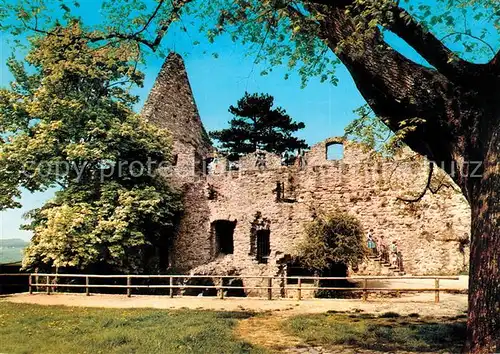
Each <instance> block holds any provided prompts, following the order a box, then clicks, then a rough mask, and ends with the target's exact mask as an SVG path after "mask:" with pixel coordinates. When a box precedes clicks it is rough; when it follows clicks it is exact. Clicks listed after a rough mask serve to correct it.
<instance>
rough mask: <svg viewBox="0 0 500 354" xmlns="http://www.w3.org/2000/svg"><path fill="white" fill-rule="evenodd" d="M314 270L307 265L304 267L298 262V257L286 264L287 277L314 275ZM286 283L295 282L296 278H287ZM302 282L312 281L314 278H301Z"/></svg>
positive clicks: (296, 281)
mask: <svg viewBox="0 0 500 354" xmlns="http://www.w3.org/2000/svg"><path fill="white" fill-rule="evenodd" d="M315 275H317V274H315V272H314V270H311V269H309V268H307V267H304V266H303V265H302V263H301V262H300V259H294V260H292V261H290V262H288V263H287V265H286V276H287V277H314V276H315ZM287 283H288V284H297V283H298V279H293V278H292V279H287ZM302 283H312V284H314V280H310V279H302Z"/></svg>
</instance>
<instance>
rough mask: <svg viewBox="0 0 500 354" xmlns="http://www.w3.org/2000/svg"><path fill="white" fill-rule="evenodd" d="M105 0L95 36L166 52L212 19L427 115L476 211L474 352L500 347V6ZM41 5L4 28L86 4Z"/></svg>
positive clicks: (267, 50)
mask: <svg viewBox="0 0 500 354" xmlns="http://www.w3.org/2000/svg"><path fill="white" fill-rule="evenodd" d="M103 3H104V5H103V7H104V13H105V14H107V15H108V19H109V21H107V23H105V24H102V25H101V26H97V27H96V28H94V29H95V31H93V32H90V33H89V34H88V35H87V38H89V40H91V41H93V42H95V43H108V42H114V41H117V40H121V41H124V42H126V43H128V42H134V43H138V44H140V45H142V46H144V47H147V48H150V49H151V50H153V51H157V50H160V44H161V41H162V39H163V37H164V36H165V34H166V33H167V30H168V29H169V27H171V26H172V27H176V26H177V28H179V27H180V28H185V22H183V21H177V20H178V19H179V18H180V16H181V15H187V16H192V17H196V16H198V17H199V18H202V19H203V20H204V23H203V24H202V27H201V28H200V30H202V31H203V32H205V33H207V36H208V39H209V40H211V41H213V40H214V39H215V37H216V36H217V35H220V34H228V35H229V36H231V38H232V39H233V40H235V41H236V40H240V41H242V42H243V43H245V44H246V47H245V48H250V50H249V53H250V54H251V55H255V53H256V54H257V57H256V61H257V62H259V61H266V62H267V63H269V66H270V68H269V70H272V68H273V67H275V66H278V65H287V66H288V67H289V68H290V69H296V71H297V72H298V73H299V74H300V75H301V76H302V78H303V81H304V83H306V82H307V79H308V78H309V77H311V76H319V77H320V78H321V80H322V81H330V82H332V83H333V84H336V83H337V78H336V76H335V68H336V66H337V65H338V64H340V63H342V64H343V65H345V67H346V68H347V70H348V71H349V72H350V74H351V76H352V78H353V80H354V82H355V84H356V87H357V88H358V89H359V91H360V93H361V94H362V95H363V97H364V98H365V100H366V101H367V103H368V104H369V106H370V108H371V109H372V110H373V111H374V113H375V114H376V116H377V117H378V118H380V119H382V120H383V121H384V123H385V124H386V125H387V126H388V127H389V128H390V129H391V130H392V131H393V132H398V131H399V130H400V129H401V127H402V126H403V127H404V126H406V125H407V124H408V122H409V121H411V120H413V119H418V121H419V122H420V123H419V124H418V125H417V126H416V127H415V128H414V129H412V130H411V131H409V132H408V133H405V134H404V138H403V141H404V142H405V143H406V144H407V145H408V146H409V147H410V148H411V149H413V150H414V151H416V152H418V153H420V154H422V155H424V156H426V157H428V158H429V159H430V160H433V161H437V162H438V163H439V165H442V166H445V167H446V172H447V173H448V174H449V175H450V176H451V177H452V178H453V180H454V181H455V182H456V184H457V185H458V186H459V187H460V189H461V191H462V193H463V195H464V196H465V197H466V198H467V200H468V201H469V203H470V205H471V209H472V239H471V252H470V253H471V256H470V272H469V274H470V284H469V316H468V335H467V347H466V350H467V351H470V352H474V353H487V352H495V351H498V349H499V348H500V339H499V338H500V321H499V319H498V311H499V308H500V267H499V266H498V264H499V260H498V254H500V227H499V225H498V220H500V212H499V210H500V194H499V193H500V172H499V171H498V161H499V156H500V114H499V112H500V109H499V103H498V95H499V87H500V51H499V50H498V47H499V43H500V36H499V31H498V29H499V28H500V16H499V13H500V2H499V1H497V0H471V1H469V0H436V1H435V2H433V3H432V4H429V3H428V2H426V1H420V0H408V1H405V2H399V1H393V0H382V1H381V0H338V1H332V0H299V1H295V0H294V1H292V0H277V1H268V0H261V1H259V0H237V1H233V0H214V1H210V2H205V3H200V2H199V1H196V0H174V1H166V0H158V1H157V2H156V3H154V5H153V6H152V5H151V3H149V6H148V4H147V3H146V2H145V1H142V0H134V1H131V2H127V3H126V5H123V4H121V3H120V2H117V1H114V0H104V2H103ZM38 4H39V5H38V6H34V5H33V4H31V3H29V2H27V1H26V2H24V1H20V2H17V3H15V4H10V3H9V2H7V3H6V4H5V6H4V8H3V11H2V12H0V16H1V17H2V18H1V19H6V21H2V23H4V24H6V25H4V28H8V29H10V30H12V32H13V33H19V32H20V31H23V30H26V29H28V30H31V31H36V32H46V33H53V25H54V21H55V20H58V21H64V20H67V19H68V18H71V8H73V7H74V6H77V3H75V4H74V5H71V4H68V3H65V4H64V7H63V9H64V15H63V16H62V18H55V17H57V16H54V13H55V12H54V11H51V9H50V6H48V5H47V3H45V2H44V1H42V0H40V1H39V2H38ZM59 4H62V2H59ZM61 6H62V5H61ZM9 18H10V19H13V20H12V21H7V19H9ZM16 19H17V21H16ZM389 32H392V33H393V34H395V35H396V36H398V37H399V38H400V39H402V40H403V41H404V42H406V44H407V45H409V46H410V47H411V48H412V49H414V51H415V52H416V53H418V54H419V55H420V56H421V57H422V59H424V60H425V64H424V65H422V64H418V63H416V62H415V61H412V60H410V59H409V58H407V57H406V56H404V55H403V54H401V53H400V52H398V51H397V50H396V49H395V47H393V46H392V45H391V44H390V43H389V42H388V41H387V40H386V37H385V34H387V33H389ZM54 34H55V35H57V33H54ZM252 47H253V50H251V49H252ZM450 48H453V50H452V49H450ZM263 74H266V72H263ZM477 166H479V169H478V171H475V172H476V173H472V172H473V171H474V170H475V169H476V167H477ZM477 172H479V173H477Z"/></svg>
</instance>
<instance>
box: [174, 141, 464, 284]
mask: <svg viewBox="0 0 500 354" xmlns="http://www.w3.org/2000/svg"><path fill="white" fill-rule="evenodd" d="M319 146H321V145H319ZM322 146H324V144H323V145H322ZM318 150H320V148H319V147H317V150H314V149H313V150H311V151H312V152H313V153H317V156H320V152H319V151H318ZM357 152H359V154H360V155H362V156H365V159H364V160H362V161H360V162H356V161H355V159H354V158H353V157H354V156H356V155H357ZM372 155H373V154H372ZM372 155H370V154H367V153H366V151H365V150H359V147H358V146H357V145H356V144H345V156H346V157H349V156H350V157H351V158H350V159H348V160H347V161H349V162H347V161H345V160H340V161H327V160H326V158H324V159H323V161H324V163H323V164H321V161H320V160H319V158H316V159H315V160H313V163H308V164H307V165H306V167H304V168H302V169H299V168H298V167H295V166H292V167H285V166H281V167H278V168H272V169H271V168H266V169H260V170H258V169H256V168H253V169H250V168H247V169H245V168H242V169H240V171H227V172H225V173H219V174H211V175H208V176H206V177H204V178H202V179H200V180H199V181H198V183H197V188H199V189H200V190H201V189H205V191H206V190H207V189H208V188H209V187H208V185H210V186H211V187H210V188H212V190H213V191H215V193H213V194H214V195H215V197H213V198H212V200H209V199H208V198H207V193H205V200H199V201H198V202H197V205H201V204H203V205H204V208H207V209H204V213H206V214H205V215H206V217H205V218H200V219H199V220H197V223H196V224H193V225H191V226H190V227H188V228H187V229H186V230H185V231H184V232H182V233H180V234H179V235H178V240H185V241H184V242H183V243H182V244H183V247H182V249H179V250H177V251H176V252H177V254H182V258H178V259H176V260H175V262H176V266H177V267H178V268H181V269H185V270H189V269H192V268H193V267H194V266H201V265H205V266H204V267H202V268H203V269H205V270H207V269H213V270H214V271H215V270H216V269H217V271H218V272H220V271H222V270H223V269H221V267H220V265H221V264H224V267H223V268H224V269H225V270H226V272H232V273H233V274H238V273H239V274H243V275H276V274H278V272H279V266H280V264H281V260H282V259H283V257H284V256H285V255H293V254H294V253H295V249H296V247H297V244H298V242H300V240H301V239H302V238H303V237H304V225H305V224H306V223H308V222H310V221H312V220H313V218H314V216H315V215H317V213H319V212H325V213H328V212H334V211H335V210H341V211H346V212H349V213H351V214H353V215H355V216H356V217H357V218H358V219H359V220H360V221H361V222H362V224H363V226H364V228H365V230H368V229H370V228H373V229H374V234H375V236H380V235H383V236H384V237H385V239H386V240H387V242H388V243H390V242H391V241H392V240H396V241H397V243H398V246H399V249H400V251H401V252H402V254H403V262H404V266H405V271H406V272H407V273H409V274H414V275H423V274H457V273H458V272H460V271H461V270H463V268H464V259H466V258H464V254H463V253H461V251H460V242H461V239H463V238H464V237H467V238H468V235H469V230H470V211H469V208H468V205H467V203H466V202H465V200H464V198H463V197H462V195H461V194H460V193H459V192H458V191H455V190H452V189H446V188H442V189H441V190H440V192H439V193H438V194H435V195H434V194H432V193H428V194H427V195H426V196H425V197H424V198H423V199H422V200H421V201H419V202H417V203H406V202H403V201H400V200H398V197H409V196H412V195H415V194H418V193H419V192H421V191H422V189H423V188H424V186H425V184H426V179H427V176H428V163H427V162H426V160H424V159H423V158H420V157H417V158H416V157H413V158H411V159H405V158H401V159H400V160H384V159H381V158H376V159H374V158H370V157H369V156H372ZM306 156H307V155H306ZM309 156H310V155H309ZM322 156H325V155H322ZM278 182H279V183H281V185H282V186H284V198H282V199H283V201H276V186H277V184H278ZM198 198H201V199H202V197H201V195H199V196H198ZM257 213H260V214H261V215H262V217H263V218H267V219H269V221H270V227H269V228H270V234H271V237H270V245H271V254H270V258H269V259H268V263H267V264H259V263H258V262H257V260H256V258H255V255H252V254H251V248H252V240H251V228H252V222H254V221H255V216H256V214H257ZM216 220H231V221H233V220H236V228H235V230H234V236H233V237H234V253H233V254H231V255H218V254H217V253H216V252H214V247H213V245H212V246H209V245H204V246H202V244H203V242H213V237H212V238H211V237H210V236H209V235H210V234H211V233H213V230H211V223H212V222H214V221H216ZM179 242H180V241H179ZM209 249H210V250H211V251H210V252H209V251H208V250H209ZM209 260H210V261H211V263H210V265H209V266H206V264H207V262H208V261H209ZM211 267H212V268H211ZM361 269H363V267H361ZM195 271H197V270H195Z"/></svg>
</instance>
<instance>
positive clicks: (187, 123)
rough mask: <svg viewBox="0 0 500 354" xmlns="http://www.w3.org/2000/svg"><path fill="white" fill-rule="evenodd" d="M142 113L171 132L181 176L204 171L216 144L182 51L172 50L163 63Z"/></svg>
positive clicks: (177, 168) (175, 160)
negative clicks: (204, 121) (203, 119)
mask: <svg viewBox="0 0 500 354" xmlns="http://www.w3.org/2000/svg"><path fill="white" fill-rule="evenodd" d="M142 116H143V117H144V118H145V119H146V120H148V121H150V122H151V123H153V124H154V125H156V126H158V127H161V128H165V129H167V130H168V131H169V132H170V133H171V135H172V140H173V151H172V154H173V156H174V165H175V167H174V168H175V170H176V172H177V173H178V175H179V174H180V175H182V176H186V177H189V176H194V175H196V174H200V173H201V172H202V168H203V161H204V159H205V157H206V156H207V155H208V154H209V153H210V151H211V150H212V146H211V143H210V139H209V138H208V135H207V133H206V131H205V128H204V127H203V124H202V122H201V119H200V115H199V113H198V108H197V107H196V103H195V101H194V97H193V92H192V90H191V85H190V84H189V79H188V76H187V73H186V68H185V66H184V61H183V60H182V57H181V56H180V55H179V54H177V53H173V52H172V53H170V54H169V55H168V57H167V59H166V60H165V62H164V63H163V66H162V68H161V70H160V73H159V74H158V77H157V78H156V82H155V84H154V86H153V88H152V90H151V92H150V94H149V96H148V99H147V101H146V103H145V105H144V108H143V111H142Z"/></svg>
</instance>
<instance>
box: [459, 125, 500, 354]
mask: <svg viewBox="0 0 500 354" xmlns="http://www.w3.org/2000/svg"><path fill="white" fill-rule="evenodd" d="M493 129H494V131H493V136H492V138H491V140H490V141H491V142H490V144H489V148H488V150H487V152H486V158H485V161H484V171H483V173H482V177H478V179H479V181H478V183H477V184H476V185H475V188H474V190H473V192H472V198H471V200H470V204H471V208H472V240H471V252H470V272H469V318H468V321H467V325H468V329H469V330H468V338H467V346H466V351H467V352H471V353H496V352H498V351H499V350H500V163H499V160H500V132H499V131H498V130H499V129H498V128H496V129H495V128H494V127H493ZM471 178H474V176H471Z"/></svg>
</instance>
